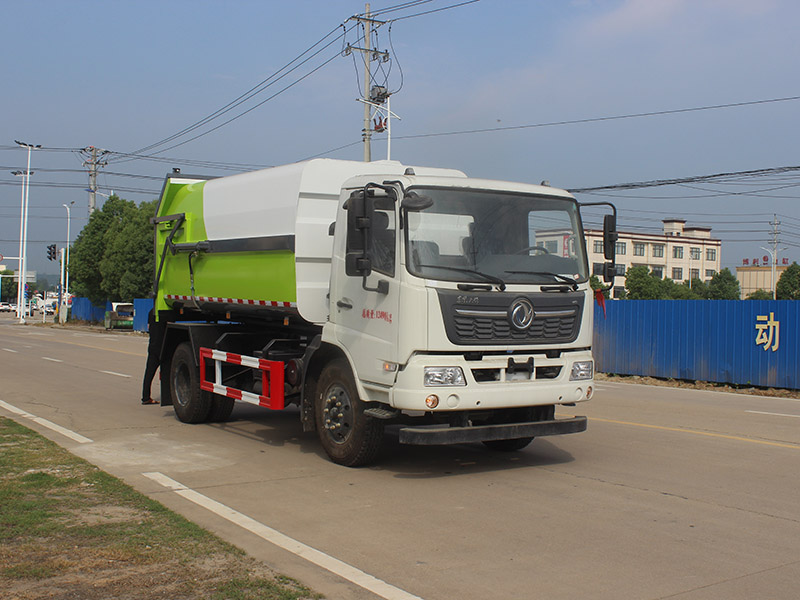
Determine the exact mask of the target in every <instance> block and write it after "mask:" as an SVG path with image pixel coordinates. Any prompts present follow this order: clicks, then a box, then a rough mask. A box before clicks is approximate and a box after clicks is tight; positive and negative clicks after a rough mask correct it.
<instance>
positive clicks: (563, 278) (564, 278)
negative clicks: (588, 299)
mask: <svg viewBox="0 0 800 600" xmlns="http://www.w3.org/2000/svg"><path fill="white" fill-rule="evenodd" d="M505 273H511V274H512V275H545V276H550V277H552V278H554V279H555V280H556V281H563V282H564V283H568V284H570V285H571V286H572V291H573V292H574V291H576V290H577V289H578V282H577V281H575V280H574V279H573V278H572V277H567V276H566V275H560V274H558V273H551V272H550V271H505Z"/></svg>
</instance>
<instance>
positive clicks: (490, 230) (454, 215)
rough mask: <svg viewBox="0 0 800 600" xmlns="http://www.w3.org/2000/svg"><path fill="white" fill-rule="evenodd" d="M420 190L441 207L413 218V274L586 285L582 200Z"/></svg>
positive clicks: (409, 230)
mask: <svg viewBox="0 0 800 600" xmlns="http://www.w3.org/2000/svg"><path fill="white" fill-rule="evenodd" d="M414 191H416V192H418V193H419V194H421V195H425V196H428V197H430V198H431V199H432V200H433V204H432V205H431V206H430V207H428V208H425V209H424V210H421V211H409V212H408V213H407V216H406V227H405V234H406V266H407V268H408V271H409V272H410V273H411V274H413V275H416V276H418V277H424V278H426V279H438V280H443V281H459V282H470V283H472V282H486V281H501V282H503V283H505V284H512V283H536V284H543V283H556V284H558V283H563V282H565V281H567V282H573V281H574V282H582V281H586V279H587V277H588V273H587V271H588V269H587V265H586V258H585V257H586V254H585V251H584V242H583V235H582V229H581V225H580V219H579V216H578V207H577V204H576V202H575V201H573V200H571V199H568V198H563V199H561V198H553V197H545V196H535V195H531V194H518V193H509V192H497V191H489V190H468V189H453V188H447V189H444V188H414Z"/></svg>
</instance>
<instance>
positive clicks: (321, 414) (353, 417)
mask: <svg viewBox="0 0 800 600" xmlns="http://www.w3.org/2000/svg"><path fill="white" fill-rule="evenodd" d="M364 408H365V406H364V403H363V402H362V401H361V400H360V398H359V397H358V392H357V390H356V386H355V382H354V381H353V376H352V374H351V372H350V367H349V365H348V364H347V362H345V361H344V360H336V361H333V362H331V363H330V364H328V365H327V366H326V367H325V368H324V369H323V370H322V373H320V376H319V380H318V382H317V390H316V396H315V402H314V416H315V419H316V424H317V433H318V434H319V439H320V441H321V442H322V447H323V448H324V449H325V452H326V453H327V454H328V456H329V457H330V458H331V460H332V461H333V462H335V463H337V464H340V465H344V466H347V467H357V466H361V465H365V464H368V463H370V462H372V461H373V460H374V459H375V457H376V456H377V454H378V451H379V450H380V445H381V441H382V440H383V422H382V421H380V420H378V419H373V418H372V417H368V416H367V415H365V414H364Z"/></svg>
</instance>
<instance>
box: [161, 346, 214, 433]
mask: <svg viewBox="0 0 800 600" xmlns="http://www.w3.org/2000/svg"><path fill="white" fill-rule="evenodd" d="M169 389H170V395H171V396H172V407H173V409H174V410H175V415H176V416H177V417H178V419H179V420H181V421H183V422H184V423H202V422H203V421H205V420H206V419H207V418H208V413H209V411H210V409H211V394H210V393H209V392H204V391H203V390H201V389H200V372H199V370H198V368H197V367H196V366H195V364H194V354H193V353H192V345H191V344H190V343H189V342H183V343H182V344H180V345H178V347H177V348H175V353H174V354H173V355H172V366H171V368H170V373H169Z"/></svg>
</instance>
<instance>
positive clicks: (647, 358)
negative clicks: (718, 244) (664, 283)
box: [593, 300, 800, 389]
mask: <svg viewBox="0 0 800 600" xmlns="http://www.w3.org/2000/svg"><path fill="white" fill-rule="evenodd" d="M594 323H595V326H594V348H593V351H594V356H595V360H596V362H597V370H598V371H600V372H603V373H619V374H624V375H647V376H652V377H665V378H674V379H693V380H700V381H714V382H719V383H733V384H742V385H755V386H765V387H782V388H791V389H799V388H800V301H792V300H778V301H774V300H609V301H606V316H605V317H604V316H603V310H602V308H600V307H599V306H597V305H595V312H594Z"/></svg>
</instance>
